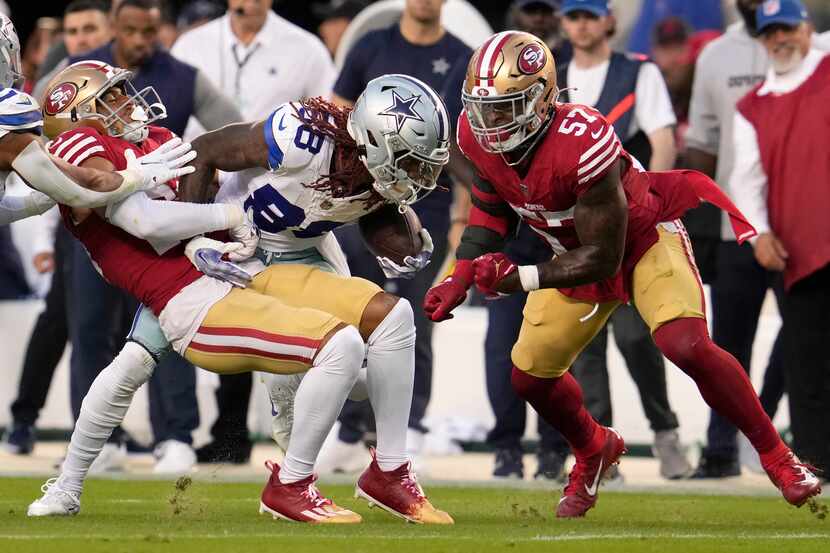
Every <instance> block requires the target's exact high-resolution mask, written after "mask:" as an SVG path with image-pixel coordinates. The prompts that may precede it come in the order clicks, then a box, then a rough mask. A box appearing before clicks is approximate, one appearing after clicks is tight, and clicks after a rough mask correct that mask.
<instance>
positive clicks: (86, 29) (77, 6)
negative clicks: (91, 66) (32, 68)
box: [33, 0, 112, 102]
mask: <svg viewBox="0 0 830 553" xmlns="http://www.w3.org/2000/svg"><path fill="white" fill-rule="evenodd" d="M111 39H112V28H111V27H110V22H109V7H108V6H107V3H106V2H103V1H102V0H74V1H73V2H70V3H69V5H68V6H66V9H65V10H64V12H63V42H62V44H63V46H64V49H63V51H64V52H65V55H64V56H63V57H62V58H61V59H60V60H58V62H57V63H56V64H55V65H54V67H53V68H52V69H51V70H50V71H47V72H45V73H43V72H39V73H40V74H42V75H43V76H42V77H40V78H39V79H38V81H37V84H36V85H35V88H34V91H33V95H34V97H35V98H36V99H37V100H38V101H39V102H40V101H41V96H42V95H43V91H44V89H45V88H46V84H47V83H48V82H49V81H51V80H52V77H53V76H55V75H56V74H57V73H58V71H60V70H61V69H63V68H64V67H66V65H67V61H68V56H79V55H81V54H84V53H86V52H89V51H91V50H94V49H96V48H99V47H101V46H103V45H104V44H106V43H108V42H109V41H110V40H111ZM52 51H55V49H54V48H53V50H52Z"/></svg>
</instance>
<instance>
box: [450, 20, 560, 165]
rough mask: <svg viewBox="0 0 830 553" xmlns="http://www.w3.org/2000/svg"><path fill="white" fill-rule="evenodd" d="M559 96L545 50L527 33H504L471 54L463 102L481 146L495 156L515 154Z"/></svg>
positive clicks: (552, 67) (537, 40)
mask: <svg viewBox="0 0 830 553" xmlns="http://www.w3.org/2000/svg"><path fill="white" fill-rule="evenodd" d="M557 91H558V89H557V88H556V63H555V61H554V59H553V54H551V51H550V49H549V48H548V47H547V45H546V44H545V43H544V42H543V41H542V40H540V39H538V38H537V37H535V36H534V35H532V34H530V33H523V32H520V31H505V32H502V33H498V34H495V35H493V36H492V37H490V38H489V39H487V41H485V42H484V44H482V45H481V46H480V47H479V48H478V50H476V51H475V52H474V53H473V57H472V59H470V64H469V66H468V67H467V79H466V81H465V82H464V90H463V91H462V93H461V97H462V100H463V101H464V108H465V111H466V113H467V119H468V120H469V122H470V128H471V129H472V131H473V134H474V135H475V137H476V138H477V139H478V142H479V143H480V144H481V147H482V148H484V149H485V150H487V151H489V152H494V153H496V152H509V151H511V150H514V149H516V148H518V147H519V146H520V145H521V144H523V143H524V142H525V141H526V140H528V139H529V138H530V137H532V136H534V135H535V134H536V133H537V132H539V130H540V129H541V128H542V127H543V126H544V123H545V121H546V120H547V118H548V115H549V114H550V113H551V110H552V109H553V105H554V102H555V100H556V95H557Z"/></svg>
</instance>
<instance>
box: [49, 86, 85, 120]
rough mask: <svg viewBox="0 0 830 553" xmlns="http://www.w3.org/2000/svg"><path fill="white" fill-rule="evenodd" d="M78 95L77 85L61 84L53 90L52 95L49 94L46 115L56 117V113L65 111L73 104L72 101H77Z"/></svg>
mask: <svg viewBox="0 0 830 553" xmlns="http://www.w3.org/2000/svg"><path fill="white" fill-rule="evenodd" d="M77 93H78V87H77V86H75V83H61V84H59V85H58V86H56V87H55V88H54V89H52V93H51V94H49V99H48V100H47V101H46V106H45V108H46V113H47V114H49V115H55V114H56V113H58V112H60V111H63V109H64V108H65V107H66V106H68V105H69V104H71V103H72V100H74V99H75V95H76V94H77Z"/></svg>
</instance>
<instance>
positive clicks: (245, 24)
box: [171, 0, 337, 136]
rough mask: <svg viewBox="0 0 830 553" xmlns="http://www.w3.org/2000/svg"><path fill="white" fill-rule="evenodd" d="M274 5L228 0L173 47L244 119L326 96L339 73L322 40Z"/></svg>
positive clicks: (259, 0) (261, 0) (256, 0)
mask: <svg viewBox="0 0 830 553" xmlns="http://www.w3.org/2000/svg"><path fill="white" fill-rule="evenodd" d="M272 4H273V1H272V0H229V1H228V12H227V13H226V14H225V15H224V16H222V17H220V18H218V19H214V20H213V21H211V22H210V23H207V24H205V25H202V26H201V27H198V28H196V29H193V30H191V31H188V32H186V33H184V34H182V35H181V36H180V37H179V38H178V40H177V41H176V43H175V44H174V45H173V48H172V49H171V53H172V54H173V55H174V56H175V57H177V58H179V59H180V60H182V61H184V62H187V63H189V64H190V65H193V66H194V67H197V68H198V69H200V70H201V71H203V72H204V73H205V75H207V76H208V78H209V79H210V80H211V81H212V82H213V84H214V85H216V86H217V87H219V89H220V90H221V91H222V92H224V93H225V94H226V95H227V96H228V97H230V98H232V99H233V100H234V101H235V102H236V104H237V107H238V108H239V110H240V111H241V112H242V116H243V118H244V119H245V120H254V119H262V118H264V117H266V116H267V115H268V114H269V113H270V112H271V110H272V109H273V108H274V106H275V105H279V104H281V103H284V102H288V101H291V100H297V99H299V98H303V97H314V96H323V97H327V96H329V95H330V94H331V88H332V85H333V84H334V80H335V78H336V77H337V73H336V71H335V68H334V64H333V62H332V61H331V57H330V55H329V53H328V50H326V47H325V46H324V45H323V43H322V42H321V41H320V39H319V38H317V37H316V36H314V35H313V34H311V33H309V32H308V31H305V30H303V29H301V28H300V27H297V26H296V25H294V24H293V23H290V22H288V21H286V20H285V19H283V18H281V17H279V16H278V15H277V14H275V13H274V12H273V11H271V5H272ZM192 130H193V129H191V128H189V129H188V131H192ZM189 135H190V134H189V132H186V133H185V136H189Z"/></svg>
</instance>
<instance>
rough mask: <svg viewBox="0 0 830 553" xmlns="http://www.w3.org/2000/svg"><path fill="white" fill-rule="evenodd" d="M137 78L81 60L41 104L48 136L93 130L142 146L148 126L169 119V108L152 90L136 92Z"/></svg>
mask: <svg viewBox="0 0 830 553" xmlns="http://www.w3.org/2000/svg"><path fill="white" fill-rule="evenodd" d="M132 76H133V74H132V72H130V71H127V70H126V69H121V68H120V67H113V66H112V65H109V64H107V63H104V62H101V61H79V62H76V63H73V64H72V65H70V66H69V67H67V68H65V69H63V70H62V71H61V72H59V73H58V74H57V75H55V76H54V78H52V80H51V81H50V82H49V84H48V85H47V86H46V91H45V92H44V93H43V98H41V100H40V104H41V106H43V133H44V134H45V135H46V136H48V137H49V138H55V137H56V136H58V135H59V134H61V133H62V132H64V131H67V130H69V129H74V128H76V127H81V126H89V127H94V128H96V129H98V130H99V131H100V132H101V133H102V134H105V135H109V136H113V137H121V138H124V139H125V140H128V141H130V142H141V141H142V140H144V138H146V137H147V132H148V130H147V125H149V124H151V123H153V122H154V121H158V120H159V119H163V118H164V117H167V109H166V108H165V107H164V104H162V102H161V99H160V98H159V95H158V93H156V91H155V89H154V88H153V87H151V86H148V87H146V88H143V89H142V90H141V91H136V89H135V87H133V85H132V83H131V82H130V78H131V77H132Z"/></svg>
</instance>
